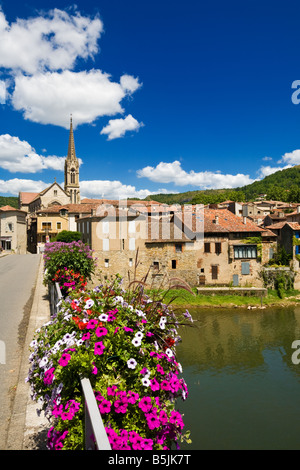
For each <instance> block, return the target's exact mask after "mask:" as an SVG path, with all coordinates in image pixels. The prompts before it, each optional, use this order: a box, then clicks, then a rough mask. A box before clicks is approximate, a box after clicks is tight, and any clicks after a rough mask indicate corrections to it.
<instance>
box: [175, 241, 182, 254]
mask: <svg viewBox="0 0 300 470" xmlns="http://www.w3.org/2000/svg"><path fill="white" fill-rule="evenodd" d="M175 251H176V253H182V243H176V244H175Z"/></svg>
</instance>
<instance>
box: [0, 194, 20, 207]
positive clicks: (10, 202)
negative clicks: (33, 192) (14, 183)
mask: <svg viewBox="0 0 300 470" xmlns="http://www.w3.org/2000/svg"><path fill="white" fill-rule="evenodd" d="M2 206H11V207H14V208H15V209H18V208H19V198H17V197H14V196H7V197H6V196H0V207H2Z"/></svg>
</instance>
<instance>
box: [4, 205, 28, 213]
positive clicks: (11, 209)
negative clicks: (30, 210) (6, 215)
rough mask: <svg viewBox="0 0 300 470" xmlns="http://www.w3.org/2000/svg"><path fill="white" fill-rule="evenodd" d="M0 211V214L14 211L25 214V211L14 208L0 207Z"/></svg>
mask: <svg viewBox="0 0 300 470" xmlns="http://www.w3.org/2000/svg"><path fill="white" fill-rule="evenodd" d="M0 211H1V212H11V211H14V212H22V213H23V214H26V212H25V211H22V210H21V209H16V208H15V207H12V206H2V207H0Z"/></svg>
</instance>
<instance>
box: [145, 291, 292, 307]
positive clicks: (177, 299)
mask: <svg viewBox="0 0 300 470" xmlns="http://www.w3.org/2000/svg"><path fill="white" fill-rule="evenodd" d="M193 292H194V295H193V294H191V293H190V292H188V291H187V290H184V289H176V290H170V291H168V292H166V291H160V292H158V291H151V293H150V296H152V298H153V297H154V298H156V299H158V298H161V299H162V301H163V302H164V303H169V302H171V305H172V306H173V308H196V307H202V308H210V307H213V308H217V307H219V308H228V307H239V308H248V309H252V308H264V309H265V308H268V307H274V306H276V307H287V306H292V305H300V291H298V290H289V291H286V292H285V295H284V297H283V298H281V297H279V295H278V293H277V291H275V290H271V289H269V290H268V294H267V295H266V296H265V297H260V296H254V295H253V296H249V295H236V294H231V295H227V294H225V295H218V294H212V295H202V294H198V293H197V292H196V290H194V289H193Z"/></svg>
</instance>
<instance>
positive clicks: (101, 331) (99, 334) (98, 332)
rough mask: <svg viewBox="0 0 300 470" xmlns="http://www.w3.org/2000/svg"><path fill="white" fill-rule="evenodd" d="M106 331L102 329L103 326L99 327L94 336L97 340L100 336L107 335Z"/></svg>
mask: <svg viewBox="0 0 300 470" xmlns="http://www.w3.org/2000/svg"><path fill="white" fill-rule="evenodd" d="M107 333H108V331H107V329H106V328H104V326H99V327H98V328H97V330H96V336H98V338H100V336H105V335H107Z"/></svg>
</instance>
